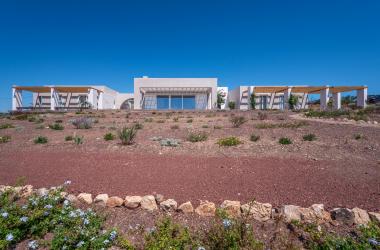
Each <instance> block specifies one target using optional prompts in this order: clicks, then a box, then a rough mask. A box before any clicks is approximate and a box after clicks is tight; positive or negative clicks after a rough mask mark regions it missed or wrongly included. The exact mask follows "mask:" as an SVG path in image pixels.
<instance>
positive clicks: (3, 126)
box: [0, 123, 14, 129]
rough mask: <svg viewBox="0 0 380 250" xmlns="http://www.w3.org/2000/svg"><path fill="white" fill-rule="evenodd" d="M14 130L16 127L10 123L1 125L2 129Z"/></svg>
mask: <svg viewBox="0 0 380 250" xmlns="http://www.w3.org/2000/svg"><path fill="white" fill-rule="evenodd" d="M7 128H14V126H13V125H12V124H10V123H5V124H1V125H0V129H7Z"/></svg>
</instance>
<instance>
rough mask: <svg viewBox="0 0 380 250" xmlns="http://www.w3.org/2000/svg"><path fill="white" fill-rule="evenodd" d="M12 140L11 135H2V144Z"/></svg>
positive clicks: (0, 137) (0, 138)
mask: <svg viewBox="0 0 380 250" xmlns="http://www.w3.org/2000/svg"><path fill="white" fill-rule="evenodd" d="M10 141H11V136H9V135H2V136H0V144H1V143H6V142H10Z"/></svg>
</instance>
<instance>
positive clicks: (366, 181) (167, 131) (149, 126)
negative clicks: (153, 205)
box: [0, 111, 380, 210]
mask: <svg viewBox="0 0 380 250" xmlns="http://www.w3.org/2000/svg"><path fill="white" fill-rule="evenodd" d="M86 115H87V116H93V117H95V118H96V119H97V120H98V123H96V124H94V126H93V128H92V129H88V130H78V129H75V128H74V127H73V126H72V125H71V124H70V119H74V118H75V117H79V116H83V114H79V115H78V114H74V113H68V114H44V115H42V117H43V118H44V119H45V121H44V123H43V124H44V126H45V127H46V126H47V125H48V124H51V123H54V121H56V120H63V123H62V124H63V125H64V126H65V129H64V130H63V131H54V130H51V129H47V128H45V129H36V127H37V126H39V125H38V124H35V123H33V122H28V121H16V120H9V119H2V120H0V124H4V123H12V124H13V125H14V126H15V128H11V129H3V130H0V136H1V135H10V136H11V137H12V140H11V142H8V143H3V144H0V173H1V174H0V184H14V183H15V182H16V180H17V179H18V178H19V177H22V176H24V177H26V182H27V183H30V184H32V185H34V186H36V187H42V186H50V185H58V184H61V183H62V182H63V181H64V180H67V179H70V180H72V181H73V185H72V187H71V189H72V190H71V191H73V192H76V193H78V192H81V191H86V192H92V193H93V194H97V193H102V192H107V193H109V194H110V195H119V196H125V195H130V194H138V195H144V194H151V193H153V192H157V193H161V194H163V195H164V196H165V197H168V198H175V199H177V200H178V201H180V202H182V201H186V200H191V201H193V202H194V203H195V204H197V202H198V201H199V200H200V199H208V200H211V201H214V202H221V201H222V200H225V199H238V200H242V201H247V200H250V199H252V198H256V199H257V200H258V201H260V202H270V203H273V204H274V205H282V204H297V205H302V206H309V205H311V204H313V203H324V204H325V205H326V206H327V207H329V208H332V207H336V206H347V207H354V206H359V207H362V208H366V209H369V210H378V209H379V207H380V171H379V169H380V154H379V150H380V126H375V125H373V126H362V125H361V124H356V123H342V122H336V123H334V122H333V121H329V122H328V123H327V122H321V121H319V120H310V121H307V124H306V125H303V126H300V127H298V128H266V129H258V128H257V126H258V125H259V124H262V123H267V124H290V123H292V124H293V123H295V122H298V121H299V120H298V119H297V117H296V116H294V115H293V114H288V113H284V112H276V111H275V112H273V111H272V112H267V115H268V118H267V119H265V120H259V119H258V112H255V111H253V112H233V113H232V112H231V113H230V112H198V113H197V112H182V113H179V112H177V113H173V112H167V113H165V112H161V113H157V112H132V113H130V114H129V115H127V113H126V112H123V111H120V112H110V111H107V112H93V113H87V114H86ZM231 115H243V116H245V117H246V118H247V120H248V121H247V122H246V123H245V124H243V125H242V126H241V127H240V128H233V127H232V126H231V123H230V122H229V119H230V116H231ZM127 116H128V118H127ZM174 117H178V118H179V120H178V122H175V121H174V120H173V118H174ZM149 118H152V120H153V121H152V122H150V120H149ZM190 119H192V120H193V121H192V122H191V123H190V122H188V120H190ZM134 122H139V123H141V124H143V126H144V127H143V129H142V130H139V132H138V135H137V139H136V143H135V144H134V145H132V146H122V145H120V143H119V140H117V139H116V140H114V141H104V140H103V135H104V134H105V133H107V132H112V133H114V134H117V129H118V128H120V127H122V126H131V125H132V124H133V123H134ZM173 125H178V127H179V129H172V128H171V127H172V126H173ZM214 126H220V127H221V128H220V129H215V128H214ZM193 130H201V131H205V132H207V134H208V135H209V137H208V140H207V141H205V142H197V143H191V142H187V141H186V137H187V135H188V133H189V131H193ZM74 133H75V134H78V135H83V136H84V144H82V145H75V144H74V143H73V142H65V140H64V137H65V136H66V135H72V134H74ZM252 133H254V134H256V135H259V136H260V140H259V141H258V142H251V141H250V140H249V137H250V135H251V134H252ZM308 133H314V134H315V135H316V136H317V138H318V139H317V140H316V141H313V142H307V141H303V139H302V136H303V135H305V134H308ZM356 134H361V135H362V136H363V139H360V140H356V139H355V138H354V136H355V135H356ZM38 135H44V136H46V137H48V139H49V142H48V143H47V144H45V145H35V144H34V143H33V139H34V138H35V137H37V136H38ZM154 136H162V137H164V138H166V137H169V138H176V139H181V140H182V144H181V145H180V146H179V147H176V148H170V147H161V146H160V145H159V142H157V141H152V140H151V138H152V137H154ZM226 136H237V137H239V138H240V139H241V140H243V142H244V143H243V144H241V145H239V146H235V147H227V148H225V147H219V146H218V145H217V144H216V142H217V140H218V139H219V138H222V137H226ZM283 136H286V137H288V138H291V139H292V141H293V144H291V145H286V146H284V145H280V144H279V143H278V139H279V138H280V137H283Z"/></svg>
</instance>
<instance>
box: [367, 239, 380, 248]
mask: <svg viewBox="0 0 380 250" xmlns="http://www.w3.org/2000/svg"><path fill="white" fill-rule="evenodd" d="M368 243H369V244H371V245H373V246H380V241H377V240H376V239H373V238H370V239H368Z"/></svg>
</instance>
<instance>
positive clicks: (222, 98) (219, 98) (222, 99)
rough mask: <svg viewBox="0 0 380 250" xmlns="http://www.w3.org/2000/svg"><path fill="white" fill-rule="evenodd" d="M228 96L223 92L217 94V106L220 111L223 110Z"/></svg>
mask: <svg viewBox="0 0 380 250" xmlns="http://www.w3.org/2000/svg"><path fill="white" fill-rule="evenodd" d="M225 97H226V94H225V93H224V92H222V91H221V90H219V91H218V93H217V101H216V103H217V106H218V109H220V108H222V105H223V104H225V103H226V99H225Z"/></svg>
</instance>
